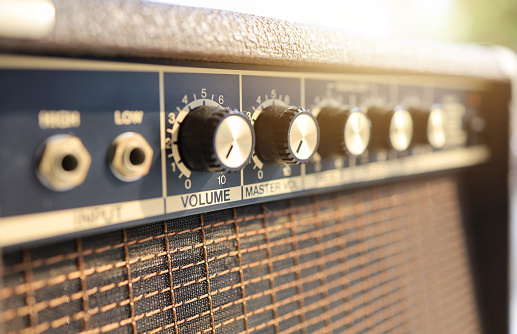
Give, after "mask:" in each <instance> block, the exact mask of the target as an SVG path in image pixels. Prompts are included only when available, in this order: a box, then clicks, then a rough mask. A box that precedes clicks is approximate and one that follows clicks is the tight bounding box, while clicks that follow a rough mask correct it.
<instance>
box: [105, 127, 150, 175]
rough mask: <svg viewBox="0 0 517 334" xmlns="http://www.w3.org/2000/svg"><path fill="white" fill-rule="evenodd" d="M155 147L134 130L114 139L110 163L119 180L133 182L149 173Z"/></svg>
mask: <svg viewBox="0 0 517 334" xmlns="http://www.w3.org/2000/svg"><path fill="white" fill-rule="evenodd" d="M152 160H153V149H152V147H151V146H150V145H149V143H148V142H147V141H146V140H145V138H144V137H143V136H142V135H140V134H138V133H134V132H125V133H123V134H121V135H119V136H117V138H115V140H113V142H112V144H111V148H110V152H109V157H108V163H109V167H110V170H111V172H112V173H113V175H115V176H116V177H117V178H118V179H119V180H121V181H124V182H133V181H136V180H138V179H140V178H142V177H143V176H145V175H147V174H148V173H149V170H150V169H151V162H152Z"/></svg>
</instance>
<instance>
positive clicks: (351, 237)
mask: <svg viewBox="0 0 517 334" xmlns="http://www.w3.org/2000/svg"><path fill="white" fill-rule="evenodd" d="M461 220H462V219H461V212H460V207H459V203H458V193H457V184H456V181H455V179H454V178H453V177H447V176H443V177H433V178H428V179H421V180H413V181H407V182H404V183H399V184H396V185H384V186H376V187H372V188H368V189H360V190H350V191H345V192H337V193H329V194H324V195H318V196H313V197H304V198H298V199H293V200H286V201H278V202H271V203H267V204H260V205H253V206H248V207H243V208H236V209H230V210H223V211H218V212H213V213H207V214H202V215H195V216H190V217H186V218H181V219H174V220H168V221H164V222H157V223H154V224H148V225H145V226H140V227H134V228H128V229H122V230H119V231H116V232H110V233H105V234H99V235H96V236H93V237H84V238H78V239H75V240H70V241H66V242H60V243H59V244H53V245H50V246H45V247H38V248H31V249H24V250H21V251H15V252H9V253H5V254H3V261H4V266H3V272H2V277H3V287H2V288H1V290H0V291H1V295H0V296H1V298H2V301H3V302H2V304H3V310H2V313H1V314H2V319H3V320H2V323H3V326H5V329H6V332H9V333H10V332H19V333H40V332H45V333H71V332H81V331H85V332H88V333H104V332H110V333H136V332H138V333H141V332H149V333H157V332H164V333H214V332H215V333H225V334H232V333H244V332H249V333H251V332H253V333H277V332H285V333H342V332H345V331H346V332H347V333H387V332H392V333H407V332H412V333H423V332H427V333H455V334H457V333H475V332H479V318H478V312H477V307H476V301H475V296H474V290H473V282H472V278H471V272H470V266H469V262H468V254H467V249H466V242H465V235H464V229H463V226H462V223H461ZM0 327H1V326H0Z"/></svg>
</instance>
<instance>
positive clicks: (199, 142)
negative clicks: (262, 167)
mask: <svg viewBox="0 0 517 334" xmlns="http://www.w3.org/2000/svg"><path fill="white" fill-rule="evenodd" d="M178 141H179V142H178V145H179V152H180V156H181V158H182V159H183V160H184V162H185V165H186V166H187V167H188V168H190V169H191V170H195V171H200V172H235V171H238V170H241V169H242V168H244V167H245V166H246V165H247V164H248V162H249V160H250V158H251V154H252V153H253V148H254V146H255V134H254V132H253V128H252V125H251V122H250V120H249V119H248V117H246V115H244V114H243V113H242V112H240V111H238V110H234V109H228V108H223V107H214V106H202V107H198V108H195V109H194V110H192V111H190V112H189V113H188V115H187V116H186V117H185V119H184V121H183V122H182V124H181V127H180V130H179V136H178Z"/></svg>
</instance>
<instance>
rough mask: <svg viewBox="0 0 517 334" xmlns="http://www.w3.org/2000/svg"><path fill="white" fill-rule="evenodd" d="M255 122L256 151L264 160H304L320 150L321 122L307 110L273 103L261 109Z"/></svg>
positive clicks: (279, 162)
mask: <svg viewBox="0 0 517 334" xmlns="http://www.w3.org/2000/svg"><path fill="white" fill-rule="evenodd" d="M254 125H255V132H256V134H257V146H256V149H255V151H256V153H257V156H258V157H259V159H260V160H262V161H264V162H269V163H277V164H281V163H287V164H300V163H305V162H307V161H309V159H310V158H311V157H312V156H313V154H314V153H315V152H316V150H317V149H318V144H319V140H320V132H319V126H318V121H317V120H316V117H314V115H313V114H312V113H311V112H310V111H309V110H307V109H304V108H294V107H290V108H285V107H280V106H271V107H268V108H266V109H264V110H262V112H261V113H260V115H259V116H258V118H257V120H256V121H255V124H254Z"/></svg>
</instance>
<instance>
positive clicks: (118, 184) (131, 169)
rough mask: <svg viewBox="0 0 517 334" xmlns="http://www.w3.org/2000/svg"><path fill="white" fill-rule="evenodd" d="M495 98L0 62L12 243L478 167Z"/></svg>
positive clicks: (2, 191)
mask: <svg viewBox="0 0 517 334" xmlns="http://www.w3.org/2000/svg"><path fill="white" fill-rule="evenodd" d="M483 90H484V86H483V83H482V82H476V81H472V80H461V79H444V78H437V77H415V76H394V75H358V74H346V73H342V74H335V73H334V74H333V73H312V72H310V73H305V72H296V71H292V70H291V71H280V70H279V71H273V70H268V71H263V70H257V69H256V68H253V69H232V68H221V69H214V68H199V67H188V66H167V65H155V64H141V63H129V62H128V63H122V62H109V61H94V60H75V59H58V58H39V57H29V56H7V55H6V56H0V246H13V245H19V244H23V243H27V242H32V241H36V240H43V239H48V238H55V237H60V236H62V235H68V234H72V233H77V232H84V231H89V230H94V229H99V228H104V229H109V228H110V227H113V226H118V225H119V224H123V223H125V224H136V223H142V222H146V221H155V220H157V219H164V218H173V217H179V216H186V215H191V214H194V213H199V212H206V211H211V210H218V209H221V208H228V207H234V206H240V205H248V204H251V203H257V202H261V201H271V200H275V199H281V198H285V197H291V196H299V195H305V194H308V193H315V192H321V191H326V190H328V189H332V188H343V187H351V186H357V185H360V184H365V183H368V182H378V181H382V180H386V179H390V178H398V177H406V176H411V175H417V174H422V173H429V172H436V171H442V170H448V169H456V168H460V167H467V166H473V165H476V164H480V163H483V162H485V161H486V160H487V159H488V158H489V153H490V152H489V149H488V148H487V146H486V145H484V144H483V142H482V131H483V127H484V120H483V116H482V114H481V110H480V105H481V101H482V96H483Z"/></svg>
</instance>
